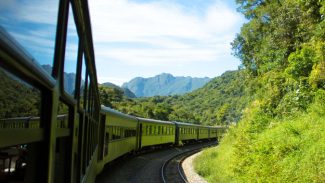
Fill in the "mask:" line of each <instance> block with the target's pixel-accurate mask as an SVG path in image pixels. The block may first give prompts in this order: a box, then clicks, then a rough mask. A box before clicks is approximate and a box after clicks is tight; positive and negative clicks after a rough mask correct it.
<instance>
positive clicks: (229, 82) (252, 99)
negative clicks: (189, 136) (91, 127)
mask: <svg viewBox="0 0 325 183" xmlns="http://www.w3.org/2000/svg"><path fill="white" fill-rule="evenodd" d="M236 2H237V4H238V11H239V12H241V13H242V14H244V15H245V17H246V18H247V22H246V23H245V24H244V25H243V26H242V28H241V31H240V33H239V34H238V35H237V36H236V38H235V40H234V41H233V42H232V47H233V53H234V55H235V56H237V57H238V58H239V59H240V60H241V62H242V65H241V67H240V69H239V70H237V71H229V72H226V73H224V74H223V75H222V76H220V77H217V78H215V79H213V80H212V81H210V82H209V83H208V84H206V85H205V86H204V87H203V88H201V89H198V90H196V91H194V92H191V93H188V94H185V95H174V96H167V97H159V96H156V97H150V98H140V99H128V98H125V97H123V96H122V97H116V96H115V97H114V100H110V101H111V106H112V107H114V108H116V109H118V110H120V111H122V112H125V113H129V114H133V115H137V116H142V117H149V118H156V119H162V120H177V121H184V122H192V123H200V124H208V125H229V129H228V133H227V134H226V135H225V137H224V138H223V139H222V141H221V142H220V145H219V146H218V147H217V148H212V149H209V150H207V151H205V152H204V153H203V155H201V156H200V157H199V158H198V159H196V169H197V170H198V172H199V173H200V174H201V175H203V176H204V177H205V178H207V180H208V181H209V182H325V154H324V152H325V145H324V142H325V20H324V19H325V16H324V14H325V1H323V0H286V1H282V0H276V1H264V0H236ZM102 101H103V100H102ZM104 103H105V102H104Z"/></svg>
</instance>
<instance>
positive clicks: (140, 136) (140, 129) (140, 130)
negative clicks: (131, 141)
mask: <svg viewBox="0 0 325 183" xmlns="http://www.w3.org/2000/svg"><path fill="white" fill-rule="evenodd" d="M141 142H142V123H140V127H139V149H141V145H142V144H141Z"/></svg>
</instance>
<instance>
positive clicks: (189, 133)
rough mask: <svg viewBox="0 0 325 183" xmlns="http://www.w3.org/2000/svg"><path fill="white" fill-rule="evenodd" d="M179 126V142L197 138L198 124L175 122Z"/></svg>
mask: <svg viewBox="0 0 325 183" xmlns="http://www.w3.org/2000/svg"><path fill="white" fill-rule="evenodd" d="M175 123H176V124H177V126H178V131H179V135H178V136H179V137H178V143H179V144H182V143H186V142H190V141H196V140H197V138H198V137H197V127H198V125H194V124H190V123H182V122H175Z"/></svg>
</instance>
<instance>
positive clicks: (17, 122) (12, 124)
mask: <svg viewBox="0 0 325 183" xmlns="http://www.w3.org/2000/svg"><path fill="white" fill-rule="evenodd" d="M40 105H41V92H40V91H39V90H38V89H36V88H34V87H32V86H30V85H29V84H27V83H25V82H24V81H22V80H21V79H19V78H17V77H15V76H14V75H12V74H10V73H9V72H7V71H5V70H4V69H2V68H1V67H0V128H40V118H39V116H40Z"/></svg>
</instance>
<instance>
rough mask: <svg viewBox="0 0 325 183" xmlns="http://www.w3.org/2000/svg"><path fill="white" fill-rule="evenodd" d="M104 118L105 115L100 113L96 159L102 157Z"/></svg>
mask: <svg viewBox="0 0 325 183" xmlns="http://www.w3.org/2000/svg"><path fill="white" fill-rule="evenodd" d="M105 119H106V116H105V115H104V114H101V115H100V124H99V125H100V128H99V137H102V138H99V142H98V143H99V146H98V147H99V149H98V153H99V154H98V160H103V158H104V150H105V149H104V145H105V143H106V136H105Z"/></svg>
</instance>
